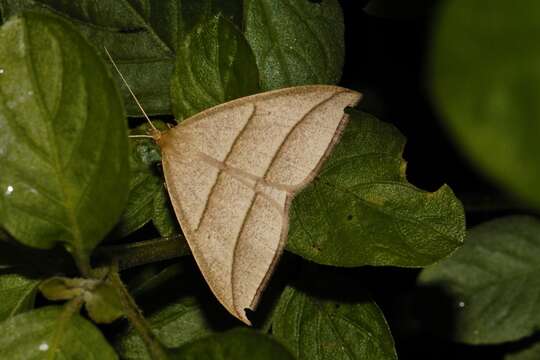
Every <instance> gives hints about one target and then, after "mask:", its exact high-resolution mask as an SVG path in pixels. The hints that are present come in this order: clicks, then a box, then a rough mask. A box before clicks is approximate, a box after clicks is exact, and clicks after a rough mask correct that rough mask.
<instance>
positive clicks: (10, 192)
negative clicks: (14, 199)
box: [6, 185, 15, 196]
mask: <svg viewBox="0 0 540 360" xmlns="http://www.w3.org/2000/svg"><path fill="white" fill-rule="evenodd" d="M13 190H15V189H14V188H13V186H11V185H9V186H8V187H7V188H6V196H9V195H11V194H12V193H13Z"/></svg>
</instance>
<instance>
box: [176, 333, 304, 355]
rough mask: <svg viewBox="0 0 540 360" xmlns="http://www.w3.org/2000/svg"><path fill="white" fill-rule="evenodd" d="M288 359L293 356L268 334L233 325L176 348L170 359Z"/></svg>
mask: <svg viewBox="0 0 540 360" xmlns="http://www.w3.org/2000/svg"><path fill="white" fill-rule="evenodd" d="M254 356H255V357H256V358H257V359H258V360H266V359H268V360H274V359H280V360H292V359H294V357H293V356H292V355H291V354H290V353H289V352H288V351H287V350H286V349H285V348H284V347H283V346H282V345H280V344H279V343H277V342H276V341H273V340H272V338H271V337H269V336H267V335H264V334H260V333H258V332H256V331H254V330H248V329H245V328H237V329H233V330H229V331H227V332H224V333H221V334H214V335H211V336H208V337H206V338H203V339H200V340H197V341H194V342H191V343H189V344H187V345H184V346H183V347H181V348H180V349H178V350H177V351H176V352H175V353H174V355H173V356H171V359H183V360H184V359H186V360H198V359H201V360H212V359H216V360H221V359H235V360H236V359H238V360H241V359H253V358H254Z"/></svg>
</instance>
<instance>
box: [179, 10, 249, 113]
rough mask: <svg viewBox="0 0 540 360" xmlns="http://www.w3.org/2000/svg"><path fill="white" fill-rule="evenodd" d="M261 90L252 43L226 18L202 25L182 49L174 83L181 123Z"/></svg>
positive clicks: (215, 18)
mask: <svg viewBox="0 0 540 360" xmlns="http://www.w3.org/2000/svg"><path fill="white" fill-rule="evenodd" d="M258 90H259V74H258V71H257V64H256V62H255V57H254V56H253V53H252V51H251V49H250V47H249V44H248V43H247V41H246V39H245V38H244V36H243V35H242V33H241V32H240V31H239V30H237V29H236V27H235V26H234V25H233V24H232V23H231V22H229V21H227V20H226V19H224V18H223V17H222V16H219V15H218V16H214V17H212V18H210V19H208V20H206V21H204V22H202V23H200V24H198V25H197V26H196V27H195V28H194V29H193V30H192V32H191V33H190V34H189V35H188V36H187V37H186V39H185V41H184V42H183V43H182V45H181V46H180V47H179V48H178V57H177V60H176V69H175V72H174V76H173V78H172V82H171V94H172V102H173V110H174V115H175V117H176V119H177V120H178V121H182V120H183V119H185V118H188V117H190V116H191V115H194V114H196V113H198V112H200V111H202V110H205V109H207V108H210V107H212V106H215V105H218V104H221V103H224V102H226V101H229V100H232V99H236V98H239V97H242V96H246V95H251V94H253V93H255V92H257V91H258Z"/></svg>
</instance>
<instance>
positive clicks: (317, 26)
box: [244, 0, 345, 90]
mask: <svg viewBox="0 0 540 360" xmlns="http://www.w3.org/2000/svg"><path fill="white" fill-rule="evenodd" d="M244 17H245V20H244V21H245V25H244V27H245V35H246V38H247V40H248V42H249V44H250V45H251V48H252V49H253V52H254V53H255V58H256V59H257V65H258V66H259V73H260V77H261V87H262V88H263V89H264V90H271V89H277V88H282V87H287V86H294V85H303V84H336V83H337V82H338V81H339V80H340V78H341V69H342V67H343V62H344V58H345V44H344V24H343V14H342V12H341V7H340V5H339V3H338V1H337V0H324V1H308V0H245V5H244Z"/></svg>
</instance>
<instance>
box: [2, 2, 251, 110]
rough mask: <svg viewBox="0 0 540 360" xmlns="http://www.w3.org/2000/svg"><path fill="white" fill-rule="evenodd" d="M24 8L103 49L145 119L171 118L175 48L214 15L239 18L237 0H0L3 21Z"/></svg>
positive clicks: (128, 99) (126, 95)
mask: <svg viewBox="0 0 540 360" xmlns="http://www.w3.org/2000/svg"><path fill="white" fill-rule="evenodd" d="M28 9H31V10H34V11H41V12H45V13H49V14H50V13H54V14H57V15H60V16H61V17H63V18H64V19H65V20H68V21H69V22H71V23H72V24H73V25H74V26H76V27H77V28H78V30H79V31H80V32H81V33H82V34H83V36H84V37H85V38H86V39H87V40H88V41H89V42H91V43H92V44H94V45H95V46H96V48H97V49H99V50H100V51H102V52H103V47H104V46H106V47H107V49H109V51H110V52H111V53H112V56H113V58H114V59H115V61H116V62H117V63H118V66H119V68H120V70H121V71H122V73H123V74H124V76H125V77H126V79H127V82H128V84H129V85H130V86H131V88H132V89H133V91H134V93H135V94H136V95H137V97H138V98H139V99H140V101H141V103H142V104H143V106H144V108H145V110H146V112H147V113H149V114H170V113H171V106H170V99H169V84H170V78H171V75H172V72H173V68H174V59H175V53H176V47H177V44H180V43H182V41H183V38H184V36H185V34H186V33H188V32H189V31H190V30H191V28H192V27H193V26H194V25H195V24H196V23H197V22H199V21H201V19H204V18H206V17H209V16H212V15H213V14H216V13H218V12H219V13H222V14H223V15H224V16H225V17H227V18H228V19H231V20H233V21H240V19H241V16H242V13H241V2H240V1H239V0H234V1H231V0H227V1H224V0H197V1H180V0H149V1H144V2H141V1H133V0H116V1H109V2H103V1H100V0H89V1H70V2H65V1H43V0H0V10H1V12H3V13H5V15H6V17H10V16H12V15H14V14H16V13H19V12H21V11H23V10H28ZM102 55H103V56H104V55H105V54H104V53H102ZM107 63H108V64H109V61H108V59H107ZM109 65H110V64H109ZM115 80H116V81H117V82H118V84H119V85H121V86H122V94H123V97H124V101H125V103H126V107H127V111H128V113H129V114H130V115H135V116H140V110H139V108H138V107H137V105H136V104H135V102H134V101H133V99H132V98H131V95H130V93H129V91H128V89H127V88H126V87H125V86H124V85H123V84H122V82H121V79H120V78H119V77H115Z"/></svg>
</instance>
